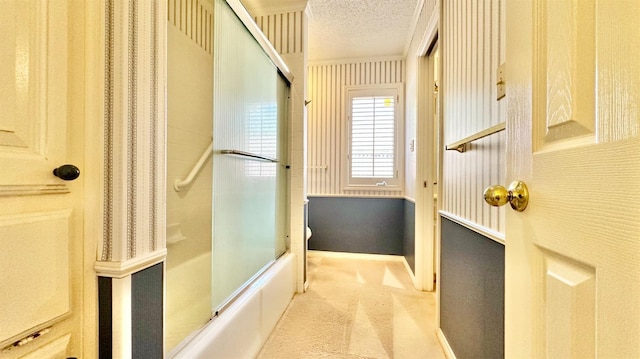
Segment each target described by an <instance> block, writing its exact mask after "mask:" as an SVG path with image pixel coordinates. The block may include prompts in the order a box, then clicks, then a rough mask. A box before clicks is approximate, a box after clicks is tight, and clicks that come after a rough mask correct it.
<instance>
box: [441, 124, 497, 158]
mask: <svg viewBox="0 0 640 359" xmlns="http://www.w3.org/2000/svg"><path fill="white" fill-rule="evenodd" d="M505 128H506V127H505V123H504V122H500V123H499V124H497V125H495V126H492V127H489V128H487V129H486V130H482V131H480V132H478V133H476V134H473V135H471V136H469V137H465V138H463V139H462V140H460V141H457V142H454V143H452V144H450V145H448V146H447V147H446V148H447V150H454V151H458V152H460V153H462V152H465V151H466V150H467V144H468V143H469V142H473V141H475V140H479V139H481V138H483V137H487V136H489V135H493V134H494V133H498V132H500V131H504V129H505Z"/></svg>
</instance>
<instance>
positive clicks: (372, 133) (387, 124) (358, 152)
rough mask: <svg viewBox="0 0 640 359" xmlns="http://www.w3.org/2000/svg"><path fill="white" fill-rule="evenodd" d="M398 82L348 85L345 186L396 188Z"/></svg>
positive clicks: (399, 86) (398, 178) (350, 187)
mask: <svg viewBox="0 0 640 359" xmlns="http://www.w3.org/2000/svg"><path fill="white" fill-rule="evenodd" d="M400 92H401V85H397V84H393V85H391V86H388V85H387V87H375V88H350V89H348V90H347V94H348V100H347V104H348V106H349V108H348V110H347V113H348V121H347V127H348V128H347V132H348V136H347V140H348V143H347V145H346V149H347V156H346V157H347V169H346V171H345V172H346V173H347V174H348V175H347V177H348V178H346V186H345V187H346V189H358V187H360V188H363V187H364V188H367V189H371V187H376V189H379V190H386V189H393V190H398V189H399V188H398V187H399V186H400V183H401V182H400V173H399V172H400V170H399V167H400V165H399V163H400V158H399V153H398V150H399V149H400V148H401V147H400V146H399V140H400V136H399V130H400V129H401V128H402V127H401V125H400V124H401V121H400V120H401V117H400V115H399V114H401V113H402V111H401V108H402V104H401V103H400V100H401V96H400V95H401V93H400Z"/></svg>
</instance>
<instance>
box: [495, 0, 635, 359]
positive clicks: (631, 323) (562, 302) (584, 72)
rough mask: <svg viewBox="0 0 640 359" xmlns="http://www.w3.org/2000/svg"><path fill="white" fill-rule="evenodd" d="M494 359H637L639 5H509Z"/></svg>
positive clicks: (562, 1)
mask: <svg viewBox="0 0 640 359" xmlns="http://www.w3.org/2000/svg"><path fill="white" fill-rule="evenodd" d="M506 6H507V8H506V11H507V12H506V14H507V31H506V34H507V35H506V37H507V57H506V59H507V60H506V61H507V62H506V66H507V75H506V84H507V99H508V119H507V136H508V140H507V171H506V178H507V180H508V181H513V180H522V181H524V182H525V183H526V184H527V185H528V187H529V191H530V203H529V206H528V208H526V210H525V211H523V212H516V211H514V210H512V209H511V208H509V209H508V210H507V216H506V220H507V225H506V247H505V251H506V254H505V255H506V269H505V270H506V274H505V275H506V291H505V292H506V298H505V321H506V323H505V343H506V344H505V357H507V358H594V357H599V358H638V357H640V334H639V333H640V192H639V191H638V189H640V139H639V137H640V35H638V34H639V33H638V23H640V3H638V2H637V1H599V2H596V1H594V0H580V1H577V0H573V1H571V0H547V1H544V0H537V1H507V3H506Z"/></svg>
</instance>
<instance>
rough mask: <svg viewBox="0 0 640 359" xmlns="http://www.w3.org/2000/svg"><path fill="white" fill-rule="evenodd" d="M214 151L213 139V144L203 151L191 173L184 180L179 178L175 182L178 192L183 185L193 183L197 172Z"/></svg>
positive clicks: (174, 186) (174, 185)
mask: <svg viewBox="0 0 640 359" xmlns="http://www.w3.org/2000/svg"><path fill="white" fill-rule="evenodd" d="M212 151H213V141H211V144H210V145H209V147H207V149H206V150H204V152H202V155H201V156H200V159H199V160H198V162H197V163H196V165H195V166H193V168H192V169H191V172H189V175H187V178H185V179H183V180H179V179H178V180H176V181H175V182H174V183H173V188H174V189H175V190H176V192H180V190H181V189H182V187H184V186H186V185H188V184H189V183H191V181H193V179H194V178H195V176H196V174H198V172H199V171H200V169H202V166H203V165H204V163H205V161H206V160H207V158H209V156H210V155H211V152H212Z"/></svg>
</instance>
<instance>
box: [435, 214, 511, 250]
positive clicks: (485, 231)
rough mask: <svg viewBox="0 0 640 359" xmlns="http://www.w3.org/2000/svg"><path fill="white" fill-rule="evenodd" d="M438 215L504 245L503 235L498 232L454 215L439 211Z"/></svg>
mask: <svg viewBox="0 0 640 359" xmlns="http://www.w3.org/2000/svg"><path fill="white" fill-rule="evenodd" d="M439 213H440V215H441V216H442V217H444V218H447V219H449V220H451V221H453V222H455V223H457V224H459V225H461V226H463V227H466V228H468V229H470V230H472V231H474V232H476V233H478V234H481V235H483V236H485V237H487V238H489V239H491V240H493V241H495V242H498V243H500V244H502V245H505V243H506V242H505V237H504V233H500V232H496V231H494V230H492V229H489V228H486V227H483V226H481V225H479V224H477V223H473V222H471V221H468V220H466V219H464V218H461V217H458V216H456V215H455V214H451V213H449V212H446V211H439Z"/></svg>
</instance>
